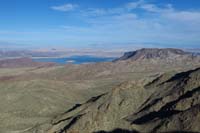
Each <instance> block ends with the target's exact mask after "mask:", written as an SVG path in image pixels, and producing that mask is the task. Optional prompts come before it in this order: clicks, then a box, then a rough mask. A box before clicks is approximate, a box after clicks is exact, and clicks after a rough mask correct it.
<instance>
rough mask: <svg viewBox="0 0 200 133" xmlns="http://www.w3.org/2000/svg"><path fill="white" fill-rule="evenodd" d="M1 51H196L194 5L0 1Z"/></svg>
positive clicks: (176, 1) (198, 35) (199, 23)
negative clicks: (86, 49) (72, 49)
mask: <svg viewBox="0 0 200 133" xmlns="http://www.w3.org/2000/svg"><path fill="white" fill-rule="evenodd" d="M1 47H27V48H31V47H32V48H33V47H34V48H36V47H38V48H41V47H66V48H86V47H87V48H103V49H112V48H124V47H127V48H129V47H180V48H186V47H188V48H200V0H0V48H1Z"/></svg>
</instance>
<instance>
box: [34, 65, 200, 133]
mask: <svg viewBox="0 0 200 133" xmlns="http://www.w3.org/2000/svg"><path fill="white" fill-rule="evenodd" d="M199 124H200V68H198V69H195V70H190V71H186V72H181V73H175V74H164V75H162V76H160V77H157V78H156V79H154V80H153V81H152V82H150V83H147V84H146V83H145V84H143V83H138V82H125V83H123V84H121V85H119V86H117V87H115V88H113V89H112V91H110V92H107V93H104V94H102V95H99V96H96V97H92V98H91V99H89V100H88V101H86V102H85V103H82V104H76V105H74V107H72V108H71V109H69V110H67V111H66V112H65V113H63V114H61V115H59V116H57V117H56V118H55V119H53V120H52V121H51V123H47V124H44V125H41V126H38V127H37V128H36V129H32V131H37V132H38V133H40V132H48V133H62V132H69V133H74V132H76V133H90V132H91V133H92V132H97V133H98V132H117V131H127V132H172V131H187V132H197V131H200V127H199Z"/></svg>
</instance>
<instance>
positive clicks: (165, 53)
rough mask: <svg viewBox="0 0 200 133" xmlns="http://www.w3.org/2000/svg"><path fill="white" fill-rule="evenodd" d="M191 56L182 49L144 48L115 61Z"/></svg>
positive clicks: (127, 53)
mask: <svg viewBox="0 0 200 133" xmlns="http://www.w3.org/2000/svg"><path fill="white" fill-rule="evenodd" d="M184 55H190V53H188V52H185V51H183V50H181V49H174V48H165V49H159V48H143V49H139V50H136V51H131V52H126V53H125V54H124V55H123V56H122V57H120V58H118V59H117V60H115V61H120V60H128V59H131V60H141V59H156V58H160V59H166V58H170V57H175V56H184Z"/></svg>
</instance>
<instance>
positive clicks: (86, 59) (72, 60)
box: [33, 56, 115, 64]
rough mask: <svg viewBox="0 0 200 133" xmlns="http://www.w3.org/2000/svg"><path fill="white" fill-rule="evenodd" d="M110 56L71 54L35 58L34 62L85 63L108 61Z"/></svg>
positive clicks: (110, 58) (110, 59)
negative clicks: (59, 56)
mask: <svg viewBox="0 0 200 133" xmlns="http://www.w3.org/2000/svg"><path fill="white" fill-rule="evenodd" d="M114 59H115V58H112V57H95V56H71V57H64V58H35V59H33V60H34V61H36V62H55V63H57V64H85V63H96V62H109V61H112V60H114Z"/></svg>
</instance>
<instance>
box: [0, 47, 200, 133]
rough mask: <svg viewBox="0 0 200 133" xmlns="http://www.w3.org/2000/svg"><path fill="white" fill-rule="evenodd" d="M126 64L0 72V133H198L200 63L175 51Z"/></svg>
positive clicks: (144, 52) (131, 58) (141, 53)
mask: <svg viewBox="0 0 200 133" xmlns="http://www.w3.org/2000/svg"><path fill="white" fill-rule="evenodd" d="M152 51H153V52H152ZM127 55H128V56H127ZM124 56H125V57H124ZM124 56H123V57H121V58H119V59H116V60H115V61H113V62H106V63H95V64H82V65H73V64H70V65H65V66H59V65H50V66H48V65H47V66H48V67H46V66H42V67H38V66H37V65H36V66H35V64H34V63H33V64H34V65H31V66H23V65H22V66H23V67H19V66H17V67H12V68H5V67H2V68H0V95H1V100H0V105H1V106H0V132H8V133H9V132H13V133H19V132H39V133H40V132H64V131H67V132H80V133H82V132H83V133H84V132H85V133H88V132H100V131H102V132H103V131H105V132H109V131H112V130H115V129H116V130H122V129H123V130H129V131H132V130H133V131H158V132H159V131H172V130H186V131H198V130H199V129H198V127H197V126H195V125H197V124H198V122H199V116H198V115H199V113H198V110H199V108H198V106H197V105H198V104H199V97H198V93H199V89H198V87H199V75H200V74H199V69H198V68H199V67H200V57H199V56H198V55H193V54H190V53H187V52H184V51H182V50H178V49H141V50H137V51H134V52H129V54H127V53H126V54H125V55H124ZM16 63H19V62H16ZM10 64H12V63H10ZM22 64H23V63H22ZM25 64H26V63H25ZM191 93H192V94H191ZM188 95H189V96H188ZM183 103H187V104H185V105H183ZM163 112H164V113H166V114H167V116H163V115H162V114H163ZM182 115H184V116H185V118H184V119H179V116H182ZM194 115H195V116H197V117H193V116H194ZM189 118H190V119H189ZM190 121H194V126H193V127H192V126H191V125H189V124H188V123H189V122H190ZM167 123H169V124H167ZM176 124H178V125H179V126H178V125H176ZM175 125H176V126H175ZM186 125H187V126H186ZM175 127H177V128H175Z"/></svg>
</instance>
